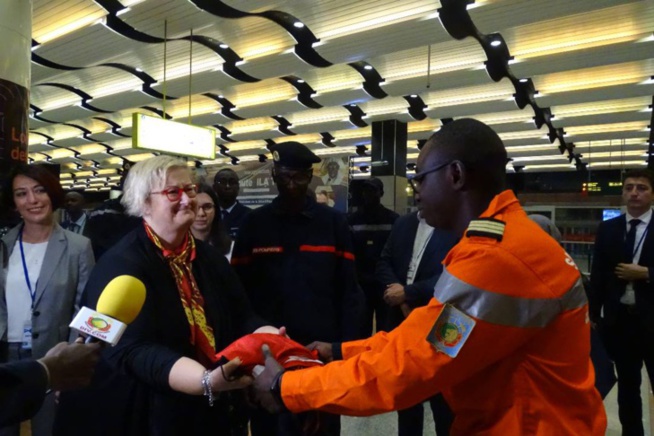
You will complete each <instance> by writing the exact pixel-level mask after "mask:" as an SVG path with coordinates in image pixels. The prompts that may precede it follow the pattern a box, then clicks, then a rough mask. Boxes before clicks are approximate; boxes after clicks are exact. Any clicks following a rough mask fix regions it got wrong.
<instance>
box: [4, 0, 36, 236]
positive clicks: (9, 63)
mask: <svg viewBox="0 0 654 436" xmlns="http://www.w3.org/2000/svg"><path fill="white" fill-rule="evenodd" d="M0 41H2V43H1V44H0V183H1V182H2V181H3V180H2V179H3V178H4V177H6V176H7V175H8V173H9V171H10V170H11V168H12V166H13V165H15V163H16V162H27V144H28V140H27V134H28V116H29V86H30V68H31V64H30V59H31V45H32V0H2V1H0ZM0 201H2V199H1V198H0ZM2 209H5V208H4V207H2V208H0V210H2ZM0 215H2V214H1V213H0ZM2 219H3V217H2V216H0V227H2V223H1V221H2Z"/></svg>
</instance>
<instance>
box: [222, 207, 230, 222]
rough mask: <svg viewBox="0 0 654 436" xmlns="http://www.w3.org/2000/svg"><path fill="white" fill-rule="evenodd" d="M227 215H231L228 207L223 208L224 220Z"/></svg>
mask: <svg viewBox="0 0 654 436" xmlns="http://www.w3.org/2000/svg"><path fill="white" fill-rule="evenodd" d="M227 217H229V211H228V210H227V209H223V220H226V219H227Z"/></svg>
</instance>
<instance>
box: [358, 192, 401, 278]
mask: <svg viewBox="0 0 654 436" xmlns="http://www.w3.org/2000/svg"><path fill="white" fill-rule="evenodd" d="M398 217H399V215H398V214H397V213H395V212H394V211H392V210H390V209H387V208H385V207H384V206H382V205H381V204H380V205H379V206H378V207H375V208H374V209H372V210H364V209H362V210H359V211H357V212H355V213H353V214H351V215H349V216H348V219H347V220H348V223H349V224H350V230H351V231H352V239H353V241H354V257H355V261H356V268H357V273H358V276H359V283H360V284H361V286H366V285H368V284H371V285H372V284H379V280H377V278H376V277H375V268H376V266H377V261H378V260H379V257H380V256H381V252H382V250H383V249H384V244H386V240H387V239H388V235H390V234H391V229H392V228H393V223H394V222H395V220H397V219H398Z"/></svg>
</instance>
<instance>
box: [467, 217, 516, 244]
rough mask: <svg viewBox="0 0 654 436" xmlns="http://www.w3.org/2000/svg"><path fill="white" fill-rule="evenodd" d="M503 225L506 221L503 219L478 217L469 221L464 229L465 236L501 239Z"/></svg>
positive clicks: (504, 225)
mask: <svg viewBox="0 0 654 436" xmlns="http://www.w3.org/2000/svg"><path fill="white" fill-rule="evenodd" d="M505 227H506V223H505V222H504V221H500V220H496V219H494V218H478V219H476V220H472V221H470V224H469V225H468V229H467V230H466V237H468V238H469V237H471V236H481V237H484V238H492V239H497V240H498V241H501V240H502V237H503V236H504V228H505Z"/></svg>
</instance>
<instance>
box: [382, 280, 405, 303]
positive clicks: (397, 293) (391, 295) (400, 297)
mask: <svg viewBox="0 0 654 436" xmlns="http://www.w3.org/2000/svg"><path fill="white" fill-rule="evenodd" d="M384 301H385V302H386V304H388V305H389V306H399V305H400V304H402V303H404V302H405V301H406V294H405V293H404V286H402V285H401V284H399V283H391V284H390V285H388V286H387V287H386V290H385V291H384Z"/></svg>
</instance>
